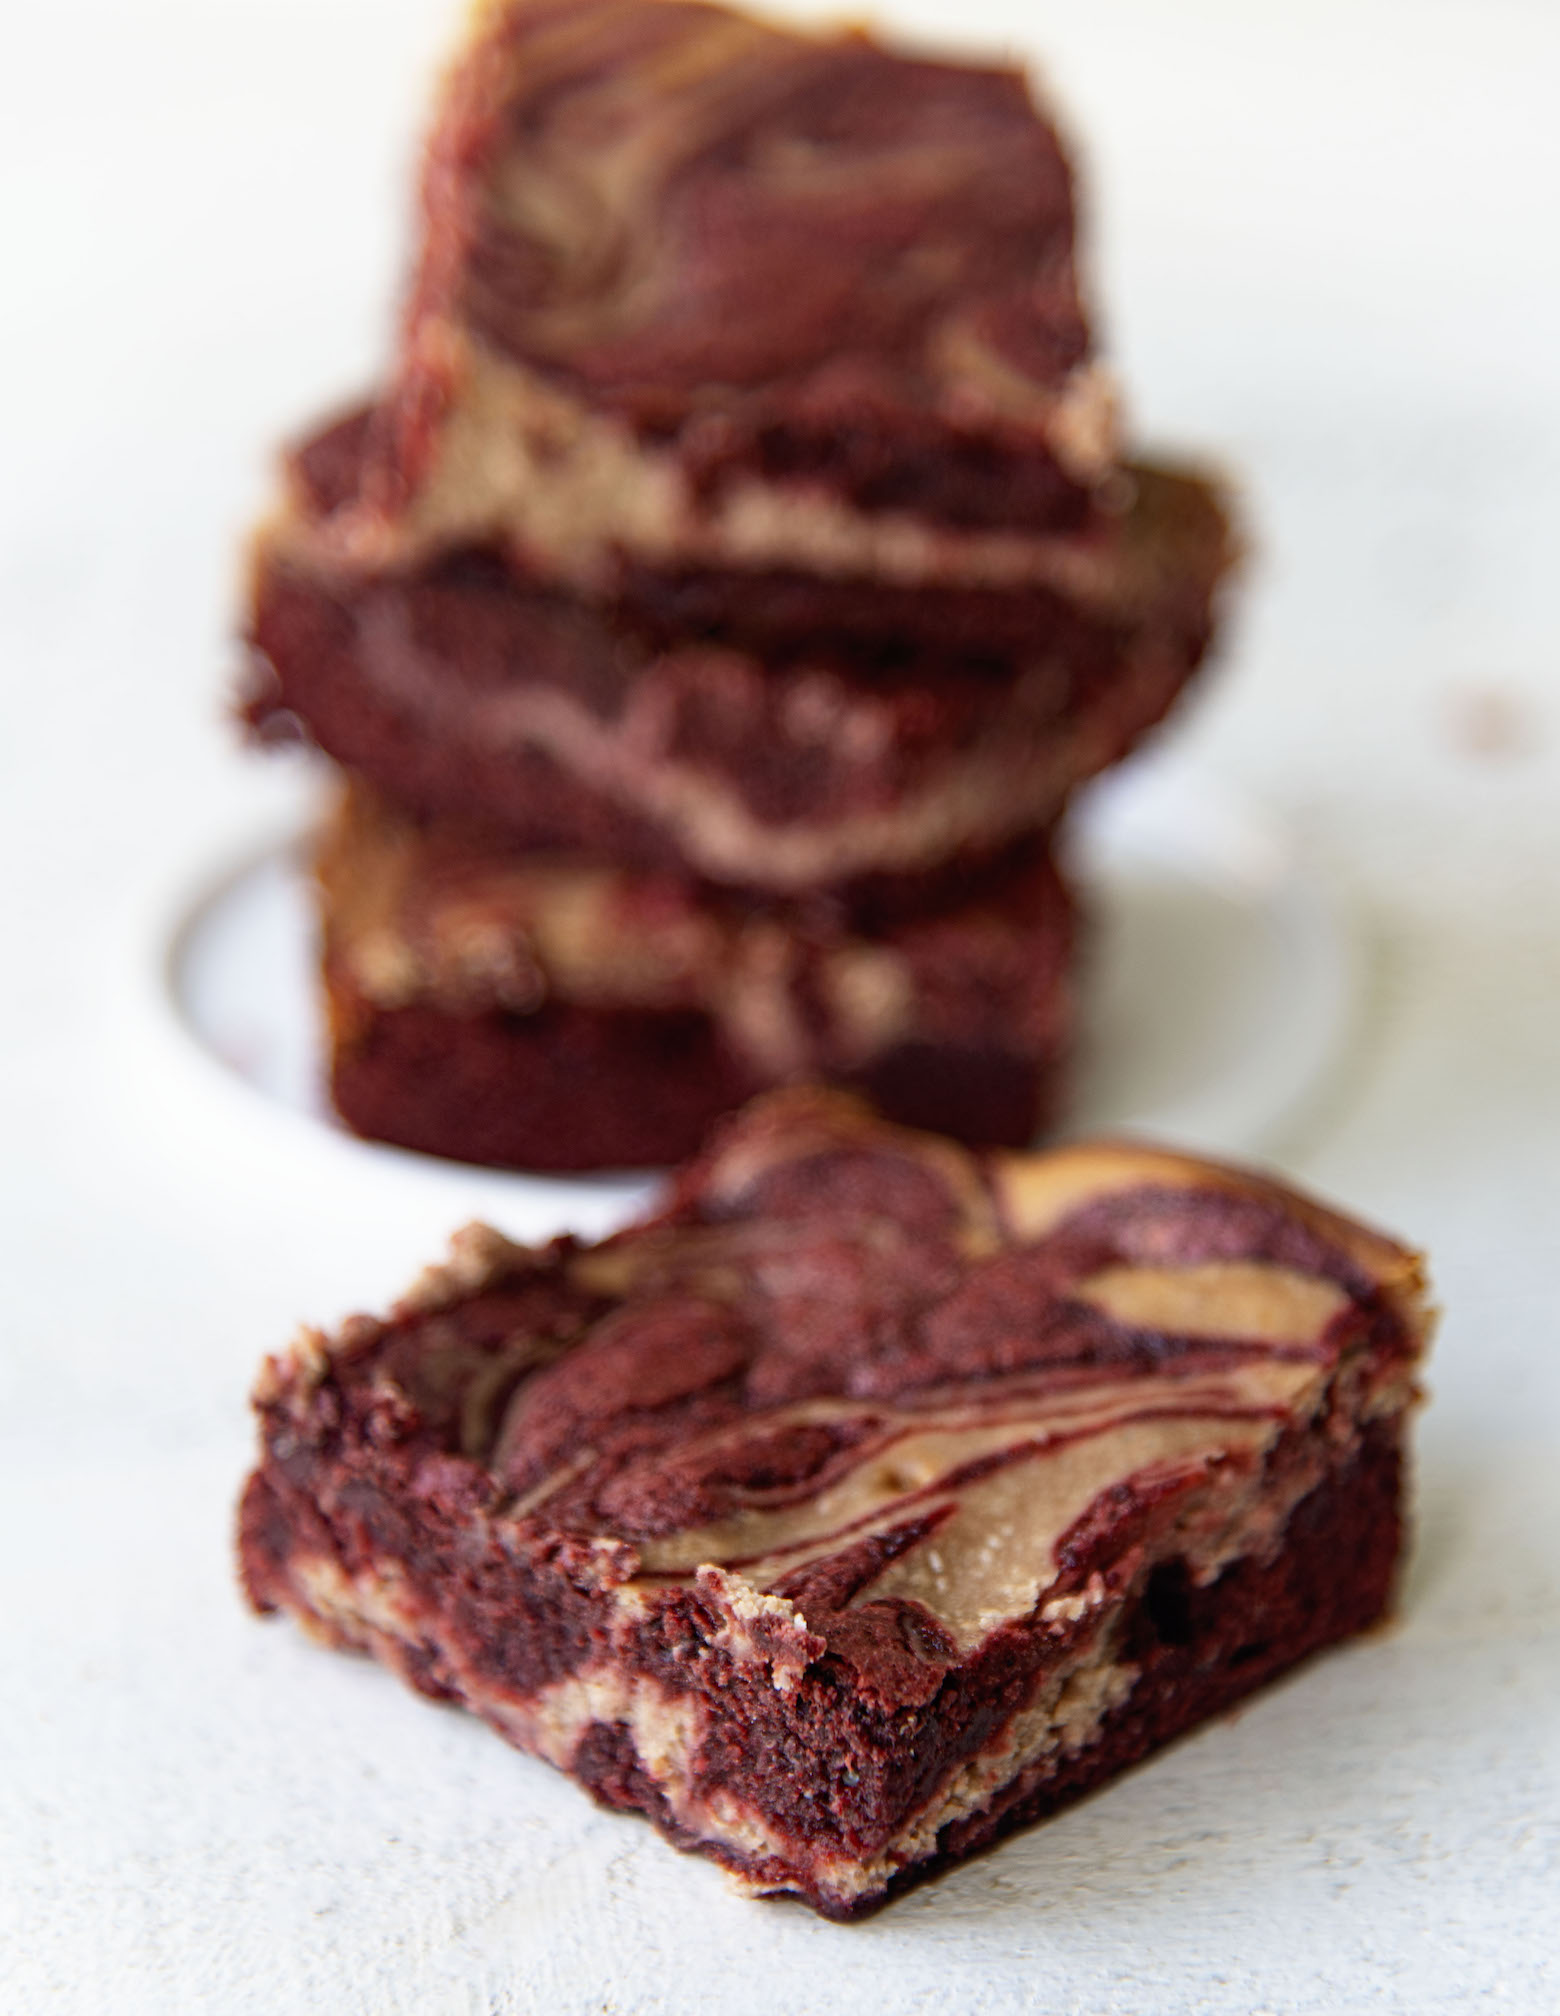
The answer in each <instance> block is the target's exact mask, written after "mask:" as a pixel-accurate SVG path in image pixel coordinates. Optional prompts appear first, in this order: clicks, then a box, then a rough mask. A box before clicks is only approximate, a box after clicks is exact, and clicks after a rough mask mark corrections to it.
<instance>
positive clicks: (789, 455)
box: [355, 0, 1113, 574]
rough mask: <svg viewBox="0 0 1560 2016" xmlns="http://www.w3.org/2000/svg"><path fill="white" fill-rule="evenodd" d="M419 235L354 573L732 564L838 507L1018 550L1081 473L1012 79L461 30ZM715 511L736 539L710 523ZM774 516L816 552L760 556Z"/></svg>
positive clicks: (1056, 174) (1083, 440)
mask: <svg viewBox="0 0 1560 2016" xmlns="http://www.w3.org/2000/svg"><path fill="white" fill-rule="evenodd" d="M422 209H423V216H422V234H423V235H422V244H421V249H420V254H419V258H418V261H417V267H416V272H415V275H414V281H413V286H412V289H411V296H410V303H409V307H408V311H407V315H406V320H405V328H404V332H403V342H402V350H401V356H400V360H399V365H398V369H397V371H396V373H395V375H394V377H393V379H392V383H391V387H390V392H389V397H388V398H387V400H386V403H385V405H384V407H383V409H382V411H381V413H380V415H379V416H378V418H377V420H376V422H375V425H374V429H373V439H372V442H371V446H370V463H369V478H368V484H367V488H366V491H365V496H364V501H363V504H362V506H361V508H360V509H359V511H358V513H357V517H358V519H359V521H360V522H359V523H358V525H357V527H356V528H355V529H356V534H357V539H356V543H357V545H358V546H359V548H360V549H366V548H368V547H372V546H374V545H376V544H377V545H379V546H381V547H384V546H386V545H388V546H391V547H396V546H399V547H401V548H402V549H404V548H405V547H406V546H408V545H413V546H415V545H417V544H418V543H419V542H420V543H422V544H423V545H424V546H426V545H428V544H437V543H439V542H440V541H441V540H442V541H445V542H448V541H450V540H451V539H453V541H454V543H460V542H461V541H462V540H464V539H465V538H467V537H468V536H469V535H470V533H471V530H472V528H473V525H474V523H475V522H476V520H477V519H478V518H479V517H485V519H486V521H487V522H488V523H489V524H490V525H491V526H493V527H494V528H495V529H497V528H498V527H499V526H500V525H503V526H505V527H507V529H508V530H509V532H510V533H511V534H512V536H513V537H514V539H515V542H516V544H517V546H519V547H520V548H522V549H524V548H529V557H530V558H531V560H532V561H533V563H541V562H543V561H545V559H547V558H549V557H550V558H551V559H553V560H555V561H557V562H558V563H560V564H561V565H562V566H563V567H564V569H565V571H567V569H568V567H569V565H570V562H571V558H573V557H575V556H576V555H577V553H578V552H581V551H584V550H585V549H590V550H592V551H594V552H596V553H598V554H606V553H608V552H610V551H611V550H612V549H617V550H621V551H632V550H635V548H636V546H637V547H644V548H648V547H654V548H656V549H658V550H659V552H660V553H661V554H662V556H663V557H669V555H670V554H671V553H674V552H676V551H677V550H679V549H684V550H696V549H703V550H704V551H705V552H706V553H717V552H722V551H724V552H726V553H728V554H729V555H730V556H731V557H734V558H737V559H738V561H739V564H745V563H744V562H742V560H741V557H740V556H741V554H742V551H743V550H744V549H746V550H747V558H748V559H749V560H752V559H755V558H759V559H760V564H762V560H761V558H760V553H755V552H754V550H752V549H754V548H755V547H756V548H758V549H760V552H761V550H762V549H764V548H765V547H766V546H767V547H768V548H769V549H770V550H771V553H773V551H774V550H775V549H776V548H777V547H784V546H785V545H786V544H787V543H788V542H789V543H791V544H793V545H794V544H796V543H797V539H798V537H800V538H801V539H802V540H803V541H804V542H805V543H812V544H816V543H817V542H818V540H819V539H820V537H822V536H824V534H825V533H826V532H827V531H828V530H829V529H830V520H829V513H830V512H831V511H832V512H838V511H839V510H841V509H843V510H844V512H845V513H846V514H847V517H848V518H849V519H856V520H864V521H866V522H867V523H868V524H869V525H870V524H871V522H872V521H874V520H877V519H881V518H897V519H899V520H902V521H909V522H910V523H912V524H922V523H924V524H926V525H928V526H931V527H935V528H938V530H939V531H940V532H941V533H942V534H943V535H944V536H945V537H946V536H947V535H957V534H958V533H960V532H968V531H975V532H980V531H986V530H990V529H997V530H999V531H1003V532H1005V531H1008V530H1010V529H1011V530H1015V531H1016V532H1017V533H1018V534H1019V535H1020V536H1021V537H1023V538H1026V539H1027V538H1032V536H1033V535H1034V534H1035V533H1036V532H1037V531H1043V530H1045V529H1048V528H1056V527H1062V528H1072V527H1075V526H1076V525H1077V524H1078V523H1079V522H1080V521H1081V520H1082V518H1083V517H1084V516H1085V514H1086V513H1087V511H1088V509H1089V507H1090V503H1091V499H1092V497H1093V495H1094V493H1095V491H1096V490H1097V488H1098V486H1099V485H1100V484H1101V482H1102V481H1104V480H1105V479H1106V478H1107V477H1108V476H1109V474H1110V472H1111V467H1112V459H1111V458H1112V447H1113V429H1112V415H1111V410H1110V400H1109V394H1108V390H1107V388H1106V387H1105V385H1104V383H1103V381H1102V379H1101V377H1100V374H1099V373H1098V370H1097V367H1095V366H1094V365H1093V364H1092V363H1091V359H1090V342H1089V334H1088V329H1087V324H1086V321H1085V316H1084V311H1083V307H1082V304H1081V302H1080V299H1079V294H1078V287H1077V278H1076V274H1075V270H1074V262H1073V233H1074V222H1073V197H1072V182H1071V175H1070V172H1069V169H1068V166H1067V163H1066V161H1065V159H1064V157H1063V155H1062V152H1061V149H1060V147H1059V145H1058V142H1057V138H1056V135H1055V133H1054V131H1053V129H1052V127H1051V125H1050V124H1049V122H1048V121H1047V120H1046V119H1045V118H1044V117H1042V116H1041V114H1040V112H1039V111H1038V110H1037V108H1036V105H1035V103H1034V101H1033V99H1032V97H1031V95H1030V93H1029V90H1028V88H1027V86H1026V83H1025V81H1024V79H1023V77H1022V76H1021V75H1020V74H1018V73H1017V72H1015V71H1012V70H1007V69H1001V68H994V67H978V66H973V65H969V64H960V63H953V62H946V61H936V60H931V59H928V58H925V57H920V56H914V55H910V54H900V53H896V52H894V51H891V50H888V49H885V48H882V47H880V46H878V45H877V44H876V43H874V42H873V41H871V40H870V39H869V38H868V37H867V36H866V35H864V34H862V33H861V32H859V31H855V32H849V33H845V34H839V33H837V32H836V33H829V34H821V35H820V34H817V33H810V32H806V31H798V30H795V29H787V28H784V27H781V26H779V25H778V24H775V23H771V22H761V21H757V20H753V19H751V18H748V17H745V16H742V15H740V14H737V13H733V12H730V11H728V10H725V9H722V8H719V7H714V6H707V5H702V4H697V0H558V4H548V0H510V4H503V5H488V6H485V7H484V8H483V9H481V10H480V12H479V14H478V15H477V17H476V19H475V22H474V25H473V30H472V34H471V37H470V41H469V44H468V46H467V48H466V50H465V51H464V52H463V55H462V58H461V60H460V61H459V62H458V63H457V65H456V66H455V68H454V69H453V71H452V72H451V75H450V77H449V80H448V83H447V86H446V89H445V91H444V94H443V98H442V101H441V103H440V106H439V108H438V111H437V113H436V116H435V119H434V124H433V129H432V132H431V135H430V138H429V142H428V146H427V151H426V156H425V171H424V177H423V188H422ZM539 480H540V481H550V482H551V483H552V484H553V485H554V486H555V487H556V489H557V491H558V493H559V495H560V497H562V498H565V499H567V503H566V506H565V508H564V509H563V510H561V511H560V512H559V513H558V514H556V516H557V519H558V521H561V522H560V524H559V525H557V526H555V527H549V526H548V524H547V522H546V514H545V513H543V512H541V511H539V510H536V509H535V507H534V505H533V503H532V500H531V498H530V497H529V495H528V493H529V492H530V491H531V490H533V489H534V487H535V485H536V484H537V482H538V481H539ZM744 489H745V490H746V491H747V492H748V493H749V494H750V496H751V495H752V494H757V495H759V496H760V497H763V498H764V499H766V500H768V501H769V502H770V508H769V509H768V510H766V512H765V513H764V517H763V522H762V524H759V523H757V522H755V519H754V516H753V514H752V512H751V511H748V512H747V513H746V514H744V513H743V512H742V511H741V510H740V508H739V509H738V510H736V511H735V512H731V511H728V510H727V509H726V507H728V506H730V505H731V504H732V502H733V500H734V498H736V497H737V493H739V492H741V491H743V490H744ZM641 493H643V494H641ZM777 496H778V497H779V498H780V499H781V500H782V502H781V510H782V512H783V510H784V509H785V507H786V505H787V504H790V505H792V506H794V505H795V504H796V503H797V502H800V504H801V505H802V507H803V508H804V509H805V507H806V506H807V504H808V502H809V501H811V502H812V503H813V504H814V505H821V506H822V507H824V508H823V510H822V512H821V514H818V515H821V517H822V520H823V523H822V525H821V527H814V528H813V529H812V530H811V531H807V532H799V530H798V526H797V525H796V524H794V523H793V524H791V525H789V526H787V525H783V524H777V522H776V517H777V514H776V511H775V509H774V508H773V502H772V500H773V499H774V498H775V497H777ZM555 542H556V544H555V550H553V551H552V552H551V553H550V554H549V553H548V551H547V549H548V548H549V547H550V546H554V543H555ZM858 543H859V541H858ZM956 543H957V542H956V536H955V544H956ZM958 564H959V563H958V557H957V556H956V555H943V556H937V557H933V556H928V559H927V562H926V567H927V570H928V571H930V572H937V571H939V569H940V568H946V567H948V566H950V565H951V566H954V567H955V568H956V567H957V565H958ZM845 571H849V570H845ZM857 571H866V572H869V573H874V574H875V573H877V572H879V571H881V569H880V568H879V567H876V566H873V565H871V564H868V566H867V567H866V568H865V569H864V570H863V569H858V570H857Z"/></svg>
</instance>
